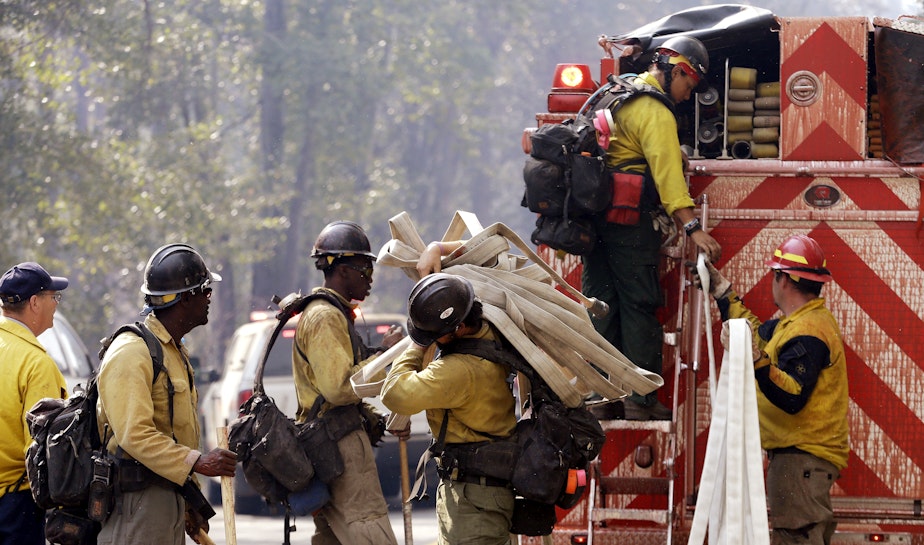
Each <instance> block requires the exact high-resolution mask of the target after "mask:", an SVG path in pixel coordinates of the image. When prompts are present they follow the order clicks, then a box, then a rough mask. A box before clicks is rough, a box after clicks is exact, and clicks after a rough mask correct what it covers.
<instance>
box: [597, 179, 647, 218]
mask: <svg viewBox="0 0 924 545" xmlns="http://www.w3.org/2000/svg"><path fill="white" fill-rule="evenodd" d="M611 176H612V180H613V181H612V184H613V198H612V200H611V203H610V208H609V209H608V210H607V211H606V221H608V222H609V223H616V224H619V225H638V222H639V219H640V218H641V216H640V211H641V205H642V188H643V187H644V184H645V177H644V176H643V175H641V174H634V173H631V172H621V171H618V170H617V171H613V172H611Z"/></svg>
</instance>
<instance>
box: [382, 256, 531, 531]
mask: <svg viewBox="0 0 924 545" xmlns="http://www.w3.org/2000/svg"><path fill="white" fill-rule="evenodd" d="M408 314H409V320H408V324H409V325H408V332H409V334H410V336H411V339H412V340H413V341H414V346H411V347H410V348H408V349H407V350H405V352H404V353H403V354H402V355H401V356H399V357H398V359H397V360H395V362H394V363H393V364H392V368H391V371H389V373H388V376H387V377H386V379H385V382H384V384H383V386H382V402H383V403H384V404H385V406H386V407H388V408H389V409H391V410H392V411H394V412H396V413H400V414H416V413H418V412H420V411H426V412H427V420H428V421H429V423H430V430H431V432H432V433H433V437H434V438H436V444H435V446H434V447H432V448H434V449H436V450H435V451H434V455H435V456H436V457H437V472H438V474H439V475H440V483H439V486H438V487H437V492H436V513H437V521H438V522H437V524H438V527H439V535H440V538H439V543H470V544H472V545H507V544H509V543H510V525H511V522H512V518H513V508H514V495H513V489H512V488H511V487H510V484H509V482H508V479H507V478H505V476H500V475H499V474H495V475H494V476H491V475H489V473H491V472H492V470H495V471H499V472H500V473H506V474H507V475H509V471H510V470H512V468H511V467H507V468H504V467H497V466H498V465H501V464H492V463H473V464H469V463H467V462H468V461H470V458H468V457H466V454H467V453H469V452H470V451H471V449H472V448H474V447H475V445H476V444H477V445H484V444H485V442H487V441H499V440H503V439H505V438H508V437H510V436H511V434H512V433H513V431H514V428H515V427H516V415H515V401H514V397H513V392H512V391H511V389H510V386H509V384H508V383H507V377H508V376H509V375H510V373H511V369H510V367H509V366H507V365H504V364H499V363H495V362H492V361H490V360H487V359H484V358H481V357H478V356H475V355H472V354H465V353H451V352H452V344H453V341H455V340H457V339H484V340H491V341H496V340H498V338H499V335H500V334H499V333H498V332H497V331H496V330H494V328H493V327H491V325H490V324H489V323H488V322H486V321H483V320H482V305H481V302H480V301H478V300H476V298H475V292H474V290H473V288H472V285H471V284H470V283H469V282H468V280H466V279H464V278H462V277H460V276H456V275H451V274H446V273H436V274H431V275H429V276H426V277H424V278H423V279H422V280H421V281H420V282H418V283H417V284H416V285H415V286H414V288H413V290H411V294H410V297H409V299H408ZM433 343H436V344H437V345H438V346H439V347H440V348H441V350H443V352H444V354H443V355H442V356H441V357H440V358H438V359H436V360H434V361H433V362H431V363H429V364H428V365H426V366H424V364H425V363H426V362H425V361H424V355H425V352H426V349H427V347H429V346H430V345H432V344H433ZM508 463H509V460H508ZM505 470H506V471H505Z"/></svg>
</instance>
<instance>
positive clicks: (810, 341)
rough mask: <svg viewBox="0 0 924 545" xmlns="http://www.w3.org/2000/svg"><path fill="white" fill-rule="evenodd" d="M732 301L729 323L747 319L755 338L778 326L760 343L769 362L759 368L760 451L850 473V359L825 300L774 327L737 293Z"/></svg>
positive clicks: (813, 302)
mask: <svg viewBox="0 0 924 545" xmlns="http://www.w3.org/2000/svg"><path fill="white" fill-rule="evenodd" d="M727 300H728V310H727V316H728V318H745V319H747V320H748V322H749V323H750V324H751V329H752V331H753V333H754V335H755V336H760V333H763V334H764V335H765V336H766V335H768V334H767V332H766V331H765V329H767V326H773V327H772V335H769V337H770V338H769V339H766V338H761V339H760V340H759V341H758V344H759V346H761V347H762V349H763V351H764V352H766V354H767V356H768V357H766V358H763V359H761V360H758V362H757V363H756V364H755V366H754V373H755V375H756V377H757V410H758V413H759V418H760V443H761V446H762V447H763V448H764V449H767V450H772V449H777V448H785V447H796V448H798V449H800V450H803V451H805V452H808V453H810V454H813V455H815V456H817V457H819V458H822V459H824V460H827V461H829V462H831V463H832V464H834V465H835V466H837V468H838V469H844V468H845V467H847V459H848V454H849V452H850V446H849V441H848V427H847V409H848V403H849V400H850V396H849V393H848V386H847V358H846V355H845V353H844V345H843V342H842V341H841V335H840V329H839V328H838V326H837V322H836V320H835V319H834V316H832V315H831V312H830V311H829V310H828V309H827V308H826V307H825V300H824V299H823V298H821V297H818V298H816V299H813V300H812V301H809V302H808V303H806V304H805V305H803V306H802V307H800V308H799V309H797V310H796V311H795V312H793V313H792V314H789V315H788V316H784V317H782V318H780V320H779V321H778V322H776V323H775V325H774V323H773V322H772V321H771V322H768V324H767V325H764V324H763V323H761V321H760V320H759V319H758V318H757V317H756V316H755V315H754V314H753V313H752V312H751V311H750V310H749V309H748V308H747V307H745V306H744V303H742V302H741V299H740V298H739V297H738V295H737V294H736V293H735V292H734V291H732V292H731V293H730V294H729V296H728V298H727ZM724 304H725V303H723V305H724ZM723 317H724V316H723ZM761 326H764V327H761ZM820 343H824V346H825V347H826V350H824V349H822V350H819V348H820V347H821V346H822V345H821V344H820ZM821 355H824V356H826V357H825V358H824V360H821V358H820V356H821ZM806 398H807V399H806Z"/></svg>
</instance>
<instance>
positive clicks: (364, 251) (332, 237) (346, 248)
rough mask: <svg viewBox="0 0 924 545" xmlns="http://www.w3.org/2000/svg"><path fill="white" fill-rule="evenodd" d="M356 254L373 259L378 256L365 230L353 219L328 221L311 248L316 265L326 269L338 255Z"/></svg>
mask: <svg viewBox="0 0 924 545" xmlns="http://www.w3.org/2000/svg"><path fill="white" fill-rule="evenodd" d="M354 255H361V256H365V257H368V258H370V259H372V260H373V261H375V258H376V256H375V254H374V253H372V248H371V247H370V246H369V239H368V238H367V237H366V233H365V231H363V228H362V227H360V226H359V225H357V224H356V223H353V222H352V221H335V222H332V223H328V224H327V226H326V227H325V228H324V229H322V230H321V234H319V235H318V239H317V240H316V241H314V248H312V249H311V257H313V258H316V259H317V263H316V266H317V268H319V269H326V268H327V267H329V266H330V265H331V264H332V263H333V262H334V260H335V259H337V258H338V257H348V256H354Z"/></svg>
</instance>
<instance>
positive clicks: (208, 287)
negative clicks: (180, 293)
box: [189, 280, 212, 299]
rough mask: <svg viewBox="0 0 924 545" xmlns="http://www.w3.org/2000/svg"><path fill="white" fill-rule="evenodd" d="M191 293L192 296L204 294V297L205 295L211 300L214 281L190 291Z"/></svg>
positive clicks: (207, 281) (208, 281) (206, 282)
mask: <svg viewBox="0 0 924 545" xmlns="http://www.w3.org/2000/svg"><path fill="white" fill-rule="evenodd" d="M189 293H190V294H191V295H198V294H200V293H201V294H203V295H205V296H206V297H208V298H210V299H211V297H212V281H211V280H206V281H205V283H204V284H202V285H201V286H199V287H196V288H193V289H191V290H189Z"/></svg>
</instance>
